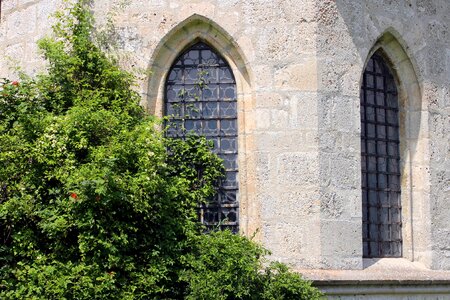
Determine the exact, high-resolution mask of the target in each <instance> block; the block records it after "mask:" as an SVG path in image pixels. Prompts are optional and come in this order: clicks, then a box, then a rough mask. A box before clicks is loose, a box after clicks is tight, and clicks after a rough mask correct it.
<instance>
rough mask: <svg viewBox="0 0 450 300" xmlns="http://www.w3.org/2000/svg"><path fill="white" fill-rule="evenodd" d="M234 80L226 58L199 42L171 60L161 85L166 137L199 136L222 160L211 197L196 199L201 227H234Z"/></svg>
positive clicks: (235, 114) (236, 203) (235, 220)
mask: <svg viewBox="0 0 450 300" xmlns="http://www.w3.org/2000/svg"><path fill="white" fill-rule="evenodd" d="M236 97H237V94H236V82H235V79H234V76H233V72H232V71H231V68H230V66H229V65H228V63H227V62H226V61H225V60H224V59H223V57H221V56H220V55H219V54H218V53H217V52H216V51H215V50H214V49H212V48H211V47H210V46H208V45H207V44H205V43H202V42H199V43H197V44H195V45H193V46H192V47H190V48H189V49H188V50H186V51H185V52H183V53H182V54H181V55H180V56H179V57H178V58H177V59H176V60H175V62H174V64H173V65H172V67H171V69H170V71H169V74H168V77H167V81H166V86H165V115H166V116H168V117H169V119H168V124H167V125H168V130H167V133H166V134H167V136H169V137H175V138H181V139H183V138H185V137H186V135H188V134H192V133H194V134H198V135H202V136H205V137H206V138H207V139H208V140H211V141H212V143H213V144H214V149H213V151H214V152H215V153H216V154H217V155H218V156H219V157H221V158H222V159H223V160H224V165H225V169H226V171H225V178H224V179H223V180H222V182H221V184H220V188H219V191H218V194H217V196H216V197H215V198H214V199H211V200H210V201H209V202H208V203H207V204H200V207H199V218H200V220H201V221H202V222H203V223H204V224H205V225H206V226H207V228H210V229H211V228H216V227H217V226H219V227H220V228H222V229H224V228H229V229H231V230H232V231H234V232H237V231H238V220H239V216H238V210H239V205H238V160H237V156H238V142H237V137H238V131H237V130H238V129H237V98H236Z"/></svg>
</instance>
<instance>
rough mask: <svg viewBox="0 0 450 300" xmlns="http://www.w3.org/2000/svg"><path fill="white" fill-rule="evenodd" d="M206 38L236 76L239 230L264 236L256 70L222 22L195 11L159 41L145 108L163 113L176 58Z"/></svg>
mask: <svg viewBox="0 0 450 300" xmlns="http://www.w3.org/2000/svg"><path fill="white" fill-rule="evenodd" d="M200 41H201V42H204V43H206V44H208V45H210V46H211V47H213V48H214V49H215V50H217V51H218V52H219V53H220V55H221V56H222V57H223V58H224V59H225V60H226V61H227V63H228V65H229V66H230V68H231V70H232V72H233V75H234V77H235V80H236V91H237V107H238V165H239V175H238V176H239V179H238V182H239V231H240V233H241V234H244V235H246V236H254V238H255V240H260V238H261V237H260V232H259V230H258V229H259V228H261V220H260V212H259V211H260V206H259V205H258V203H257V202H256V200H257V199H256V197H255V194H256V193H255V190H256V179H255V175H256V171H255V170H256V166H255V159H254V156H253V155H252V152H254V151H253V150H254V149H255V146H254V144H255V141H254V134H253V132H254V129H255V116H254V114H255V99H254V93H253V91H252V88H251V82H253V74H252V72H251V70H250V69H249V66H248V65H249V64H248V61H247V59H246V57H245V55H244V53H243V52H242V50H241V49H240V47H239V46H238V44H237V43H236V41H235V40H234V38H233V37H232V36H231V35H229V34H228V33H227V32H226V31H225V30H224V29H223V28H222V27H221V26H220V25H218V24H217V23H215V22H214V21H212V20H211V19H209V18H207V17H204V16H202V15H198V14H193V15H192V16H190V17H188V18H187V19H185V20H184V21H182V22H180V23H178V24H177V25H176V26H175V27H174V28H172V29H171V30H170V31H169V32H168V33H167V34H166V35H165V36H164V37H163V38H162V39H161V41H160V42H159V43H158V44H157V46H156V47H155V49H154V51H153V55H152V57H151V59H150V64H149V66H148V70H149V72H150V75H149V78H148V80H147V82H146V87H147V89H146V90H147V94H146V95H144V100H143V103H141V104H142V105H143V106H144V108H145V109H146V110H147V112H149V113H150V114H153V115H156V116H157V117H163V114H164V97H165V95H164V93H165V82H166V78H167V75H168V73H169V71H170V67H171V66H172V64H173V63H174V61H175V60H176V58H177V57H178V56H179V55H180V53H182V52H183V51H185V50H186V49H188V48H189V47H191V46H192V45H194V44H196V43H198V42H200Z"/></svg>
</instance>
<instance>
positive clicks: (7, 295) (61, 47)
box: [0, 1, 320, 299]
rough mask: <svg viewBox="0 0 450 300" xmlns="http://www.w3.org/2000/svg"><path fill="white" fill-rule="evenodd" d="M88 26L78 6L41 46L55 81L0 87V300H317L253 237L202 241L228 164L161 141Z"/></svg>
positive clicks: (199, 148) (204, 146)
mask: <svg viewBox="0 0 450 300" xmlns="http://www.w3.org/2000/svg"><path fill="white" fill-rule="evenodd" d="M92 24H93V23H92V17H91V15H90V13H89V10H88V8H87V6H86V4H85V1H79V2H78V3H76V4H75V5H74V6H73V7H71V8H70V9H69V10H68V11H66V12H63V13H62V14H61V15H60V18H59V21H58V23H57V24H56V25H55V26H54V31H55V38H53V39H44V40H42V41H40V42H39V47H40V49H41V50H42V52H43V55H44V57H45V58H46V59H47V61H48V72H47V74H45V75H39V76H36V77H35V78H23V79H22V80H21V81H20V82H16V81H14V82H11V81H9V80H6V79H4V80H3V81H2V82H1V83H0V226H1V231H0V243H1V244H0V298H1V299H92V298H96V299H183V298H186V299H315V298H318V297H320V293H319V292H318V291H317V290H316V289H314V288H312V287H311V286H310V285H309V283H306V282H304V281H303V280H302V279H301V278H300V276H299V275H297V274H294V273H290V272H289V271H288V270H287V268H286V267H285V266H284V265H281V264H275V265H273V264H272V265H270V266H269V267H266V268H264V267H263V265H262V257H263V256H264V255H265V254H267V251H266V250H264V249H263V248H261V247H260V246H258V245H256V244H255V243H253V242H252V241H250V240H248V239H247V238H244V237H241V236H238V235H233V234H231V233H230V232H228V231H225V232H213V233H211V234H202V233H201V232H202V227H201V225H200V224H198V222H197V215H196V207H197V205H198V203H199V202H202V201H207V199H209V198H210V197H211V196H212V195H213V194H214V192H215V190H216V188H215V183H216V182H217V180H218V179H219V178H220V177H221V176H222V173H223V167H222V163H221V161H220V159H219V158H218V157H217V156H215V155H214V154H212V152H211V151H210V146H209V144H208V143H207V142H206V140H205V139H204V138H196V137H189V138H187V139H186V140H185V141H180V140H171V139H167V138H164V135H163V133H162V132H161V131H160V130H159V128H161V123H160V122H159V121H157V120H155V118H153V117H151V116H147V115H146V114H145V113H144V111H143V109H142V108H141V107H140V106H139V101H140V96H139V95H138V93H136V92H135V91H134V90H133V88H132V87H133V84H134V80H135V78H134V76H133V75H131V74H130V73H127V72H124V71H122V70H120V69H119V68H118V67H117V66H116V64H115V62H114V60H112V59H110V58H108V56H107V55H105V54H104V53H103V52H102V51H101V50H100V49H99V48H98V47H97V46H96V45H95V43H94V42H93V41H92V39H91V35H92V32H93V26H92Z"/></svg>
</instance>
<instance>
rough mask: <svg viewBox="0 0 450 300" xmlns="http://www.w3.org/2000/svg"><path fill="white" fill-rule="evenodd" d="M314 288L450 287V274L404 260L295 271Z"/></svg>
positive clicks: (376, 261)
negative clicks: (348, 268) (329, 286)
mask: <svg viewBox="0 0 450 300" xmlns="http://www.w3.org/2000/svg"><path fill="white" fill-rule="evenodd" d="M296 271H298V272H299V273H301V274H302V275H303V277H304V278H305V279H308V280H311V281H313V283H314V285H316V286H319V285H355V284H358V285H362V284H364V285H445V286H447V285H449V286H450V271H443V270H430V269H427V268H426V267H425V266H423V265H422V264H420V263H417V262H411V261H409V260H407V259H404V258H383V259H364V269H362V270H305V269H299V270H296Z"/></svg>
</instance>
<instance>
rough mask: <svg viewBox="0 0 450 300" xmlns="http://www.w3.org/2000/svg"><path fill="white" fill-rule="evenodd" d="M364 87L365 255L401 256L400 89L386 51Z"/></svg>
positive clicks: (367, 73) (370, 65)
mask: <svg viewBox="0 0 450 300" xmlns="http://www.w3.org/2000/svg"><path fill="white" fill-rule="evenodd" d="M363 76H364V77H363V84H362V87H361V173H362V201H363V203H362V204H363V205H362V207H363V213H362V215H363V257H365V258H373V257H401V256H402V233H401V232H402V231H401V227H402V222H401V202H400V153H399V144H400V139H399V121H398V95H397V88H396V85H395V80H394V77H393V76H392V73H391V72H390V70H389V67H388V66H387V64H386V62H385V60H384V58H383V57H382V55H381V54H379V53H375V54H374V55H373V56H372V57H371V58H370V60H369V61H368V64H367V67H366V69H365V70H364V75H363Z"/></svg>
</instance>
